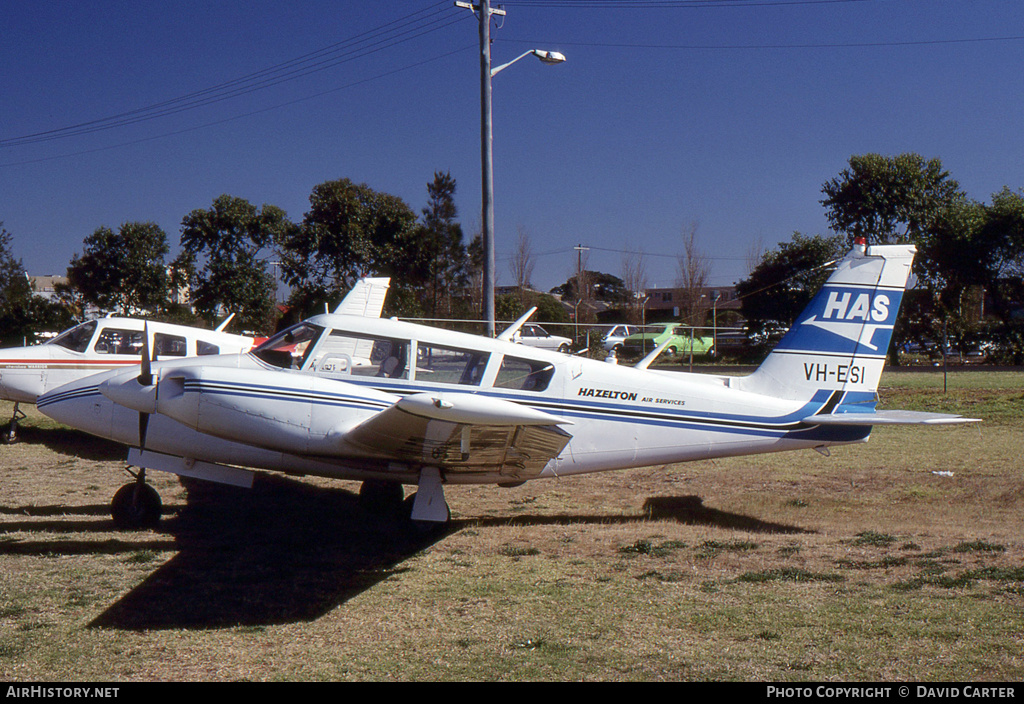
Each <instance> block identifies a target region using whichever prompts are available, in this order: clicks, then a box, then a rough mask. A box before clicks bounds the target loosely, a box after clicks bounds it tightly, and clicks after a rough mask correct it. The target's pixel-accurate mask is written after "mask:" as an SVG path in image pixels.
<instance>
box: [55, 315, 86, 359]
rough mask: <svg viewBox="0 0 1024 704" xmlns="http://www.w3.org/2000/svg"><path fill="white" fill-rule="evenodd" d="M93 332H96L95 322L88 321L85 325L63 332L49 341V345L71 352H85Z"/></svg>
mask: <svg viewBox="0 0 1024 704" xmlns="http://www.w3.org/2000/svg"><path fill="white" fill-rule="evenodd" d="M94 332H96V321H95V320H90V321H89V322H87V323H82V324H81V325H76V326H75V327H73V328H71V329H69V330H65V331H64V332H62V333H61V334H60V335H57V337H55V338H53V339H52V340H50V342H49V344H51V345H59V346H60V347H64V348H66V349H69V350H71V351H72V352H85V350H86V348H88V347H89V340H91V339H92V334H93V333H94Z"/></svg>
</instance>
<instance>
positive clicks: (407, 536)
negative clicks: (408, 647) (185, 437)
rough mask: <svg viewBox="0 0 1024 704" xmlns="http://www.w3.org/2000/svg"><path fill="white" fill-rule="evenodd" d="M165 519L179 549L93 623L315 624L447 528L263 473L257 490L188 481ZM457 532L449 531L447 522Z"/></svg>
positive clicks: (149, 625) (120, 625) (396, 570)
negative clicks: (182, 498) (414, 525)
mask: <svg viewBox="0 0 1024 704" xmlns="http://www.w3.org/2000/svg"><path fill="white" fill-rule="evenodd" d="M183 483H185V484H186V486H187V488H188V500H187V502H186V504H185V505H184V507H183V508H181V509H180V511H179V512H178V513H177V515H175V516H174V517H171V518H165V519H164V521H163V522H162V523H161V527H160V530H161V532H167V533H168V534H170V535H173V536H174V538H175V547H174V549H175V550H176V551H177V552H176V554H175V555H174V556H173V557H172V558H171V559H170V560H168V561H167V562H166V563H165V564H163V565H162V566H160V567H159V568H157V569H156V570H155V571H154V572H153V573H152V574H151V575H150V576H149V577H148V578H147V579H146V580H145V581H143V582H142V583H141V584H140V585H139V586H137V587H136V588H135V589H133V590H132V591H131V592H130V593H129V594H127V595H126V596H124V597H122V598H121V599H120V600H118V601H117V603H115V604H113V605H111V606H110V607H109V608H108V609H107V610H106V611H104V612H103V613H102V614H100V615H99V616H98V617H97V618H96V619H95V620H94V621H93V622H92V623H91V624H90V625H92V626H94V627H104V628H120V629H129V630H146V629H163V628H223V627H231V626H258V625H273V624H279V623H294V622H297V621H309V620H313V619H316V618H318V617H320V616H323V615H324V614H326V613H328V612H329V611H331V610H332V609H334V608H335V607H337V606H338V605H339V604H342V603H344V602H345V601H347V600H348V599H350V598H352V597H353V596H355V595H357V594H359V593H361V592H363V591H365V590H366V589H369V588H370V587H372V586H373V585H374V584H377V583H378V582H380V581H383V580H385V579H387V578H388V577H389V576H391V575H392V574H396V573H400V572H401V571H402V568H401V566H400V565H401V563H402V562H403V561H404V560H406V559H408V558H409V557H411V556H412V555H414V554H416V553H417V552H420V551H421V550H423V549H425V548H426V547H428V546H429V545H431V544H433V543H434V542H436V541H438V540H440V539H442V538H443V537H444V535H446V534H447V532H446V531H445V530H442V531H437V532H434V533H430V534H427V535H423V534H417V533H416V532H415V531H413V530H411V529H409V527H408V526H407V524H406V523H405V521H403V520H401V519H400V518H398V517H397V516H391V515H387V514H373V513H371V512H369V511H368V510H366V509H364V508H362V507H361V506H360V505H359V500H358V497H357V496H356V495H355V494H354V493H352V492H350V491H347V490H344V489H329V488H323V487H318V486H312V485H308V484H303V483H301V482H297V481H294V480H291V479H288V478H284V477H277V476H272V475H271V476H264V475H260V476H258V477H257V480H256V482H255V484H254V486H253V488H252V489H235V488H232V487H225V486H219V485H213V484H209V483H206V482H200V481H190V482H186V481H185V480H183ZM448 530H449V531H450V528H449V529H448Z"/></svg>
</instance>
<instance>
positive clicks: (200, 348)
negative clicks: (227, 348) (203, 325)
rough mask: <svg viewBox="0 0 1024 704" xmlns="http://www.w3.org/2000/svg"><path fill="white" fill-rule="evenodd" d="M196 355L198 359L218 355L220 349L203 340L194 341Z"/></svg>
mask: <svg viewBox="0 0 1024 704" xmlns="http://www.w3.org/2000/svg"><path fill="white" fill-rule="evenodd" d="M196 354H197V355H199V356H200V357H204V356H206V355H211V354H220V347H218V346H217V345H215V344H213V343H212V342H206V341H204V340H196Z"/></svg>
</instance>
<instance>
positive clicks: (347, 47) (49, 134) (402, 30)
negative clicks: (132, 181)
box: [0, 2, 466, 147]
mask: <svg viewBox="0 0 1024 704" xmlns="http://www.w3.org/2000/svg"><path fill="white" fill-rule="evenodd" d="M465 19H466V17H465V16H464V15H463V14H462V13H458V14H453V13H452V11H451V6H450V5H449V3H447V2H439V3H436V4H435V5H433V6H432V7H431V8H427V9H424V10H419V11H417V12H414V13H411V14H409V15H406V16H404V17H401V18H399V19H396V20H392V21H391V22H387V23H385V24H383V25H380V26H378V27H375V28H373V29H370V30H366V31H364V32H361V33H359V34H356V35H354V36H352V37H350V38H348V39H345V40H343V41H341V42H338V43H335V44H332V45H330V46H328V47H325V48H322V49H319V50H317V51H314V52H311V53H308V54H305V55H303V56H299V57H296V58H294V59H290V60H288V61H285V62H282V63H279V64H276V65H274V66H271V67H268V68H264V69H261V70H259V71H255V72H253V73H250V74H247V75H245V76H242V77H240V78H236V79H233V80H231V81H226V82H223V83H220V84H217V85H215V86H211V87H208V88H204V89H202V90H198V91H193V92H191V93H187V94H185V95H182V96H179V97H177V98H172V99H169V100H165V101H162V102H159V103H154V104H152V105H148V106H145V107H142V108H137V109H134V110H129V111H126V112H122V113H118V114H115V115H110V116H107V117H103V118H98V119H94V120H89V121H86V122H81V123H77V124H74V125H69V126H66V127H62V128H58V129H52V130H45V131H41V132H35V133H32V134H27V135H22V136H20V137H13V138H9V139H3V140H0V147H13V146H22V145H27V144H35V143H38V142H46V141H52V140H56V139H65V138H68V137H75V136H80V135H84V134H91V133H94V132H100V131H105V130H110V129H115V128H118V127H124V126H127V125H132V124H136V123H139V122H143V121H147V120H152V119H156V118H159V117H165V116H168V115H173V114H176V113H180V112H185V111H188V110H193V109H196V108H199V107H203V106H206V105H211V104H214V103H218V102H222V101H225V100H230V99H232V98H236V97H239V96H242V95H246V94H248V93H252V92H255V91H259V90H264V89H266V88H270V87H272V86H276V85H279V84H281V83H284V82H287V81H293V80H296V79H298V78H301V77H304V76H308V75H310V74H313V73H317V72H320V71H324V70H326V69H329V68H333V67H335V66H338V65H341V64H343V63H347V62H350V61H354V60H356V59H360V58H364V57H366V56H369V55H371V54H374V53H377V52H380V51H384V50H386V49H389V48H391V47H394V46H397V45H399V44H403V43H405V42H408V41H412V40H413V39H417V38H419V37H422V36H424V35H426V34H430V33H433V32H437V31H440V30H442V29H445V28H447V27H450V26H452V25H454V24H456V23H458V22H462V21H464V20H465Z"/></svg>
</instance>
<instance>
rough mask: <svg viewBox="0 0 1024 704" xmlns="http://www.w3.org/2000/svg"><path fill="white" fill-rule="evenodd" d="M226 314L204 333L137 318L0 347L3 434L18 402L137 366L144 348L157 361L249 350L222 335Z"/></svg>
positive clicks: (245, 340) (10, 435) (246, 341)
mask: <svg viewBox="0 0 1024 704" xmlns="http://www.w3.org/2000/svg"><path fill="white" fill-rule="evenodd" d="M229 322H231V317H230V316H229V317H228V318H227V319H226V320H225V321H224V322H223V323H221V324H220V325H219V326H218V327H217V329H216V330H203V329H200V328H195V327H188V326H184V325H173V324H171V323H161V322H155V321H144V320H141V319H138V318H115V317H108V318H99V319H97V320H89V321H87V322H84V323H81V324H79V325H76V326H74V327H73V328H69V329H68V330H65V331H64V332H62V333H61V334H59V335H57V336H56V337H54V338H53V339H52V340H48V341H47V342H45V343H43V344H41V345H28V346H26V347H8V348H5V349H0V399H3V400H5V401H14V416H13V417H12V418H11V422H10V425H9V426H8V429H7V431H6V432H5V433H4V435H5V437H6V439H7V440H13V439H14V436H15V434H16V432H17V427H18V421H19V420H20V419H21V418H24V417H25V414H24V413H23V412H22V411H21V409H20V404H22V403H30V404H31V403H35V402H36V399H37V398H38V397H39V396H40V395H42V394H43V393H45V392H46V391H48V390H50V389H55V388H57V387H58V386H62V385H63V384H67V383H68V382H70V381H74V380H76V379H81V378H83V377H86V376H91V375H93V374H97V373H98V372H101V371H108V370H111V369H124V368H126V367H132V368H136V367H138V365H139V354H140V353H141V351H142V349H143V347H144V344H143V338H145V337H147V336H148V340H147V341H146V344H148V346H149V348H150V349H151V350H153V354H154V356H159V357H193V356H204V355H217V354H235V353H239V352H246V351H248V350H250V349H252V347H253V344H254V342H255V340H254V339H253V338H252V337H248V336H246V335H233V334H231V333H227V332H224V328H225V327H226V326H227V324H228V323H229Z"/></svg>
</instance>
